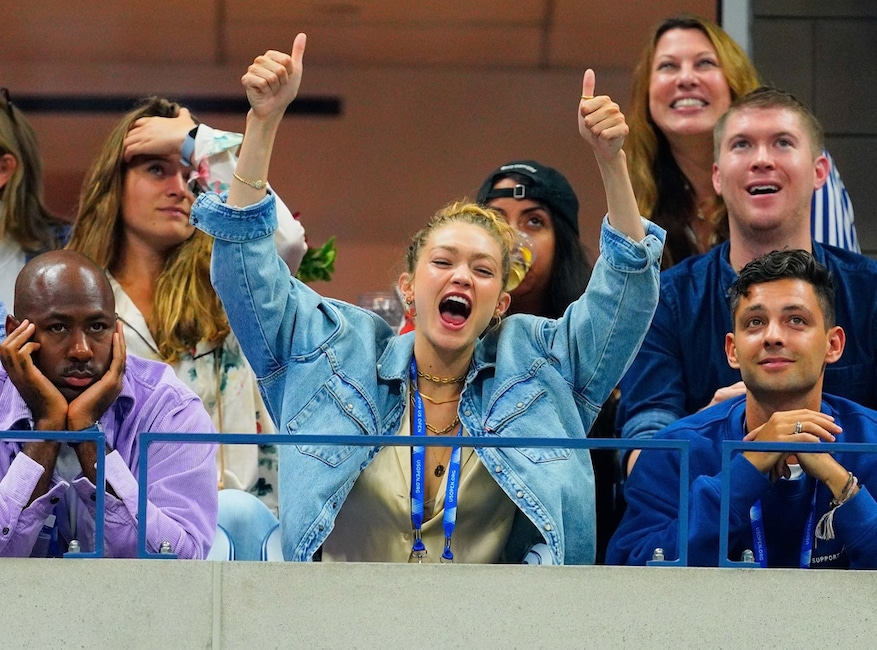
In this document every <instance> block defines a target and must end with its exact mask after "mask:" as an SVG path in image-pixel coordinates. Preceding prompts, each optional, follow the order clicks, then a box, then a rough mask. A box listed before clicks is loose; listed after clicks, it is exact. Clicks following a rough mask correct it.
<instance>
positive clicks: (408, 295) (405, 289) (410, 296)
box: [399, 271, 414, 305]
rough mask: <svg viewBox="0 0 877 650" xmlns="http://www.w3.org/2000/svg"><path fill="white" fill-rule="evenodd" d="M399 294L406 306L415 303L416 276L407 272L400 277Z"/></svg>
mask: <svg viewBox="0 0 877 650" xmlns="http://www.w3.org/2000/svg"><path fill="white" fill-rule="evenodd" d="M399 293H400V294H401V295H402V300H404V301H405V304H406V305H409V304H411V303H413V302H414V274H413V273H408V271H405V272H404V273H403V274H402V275H400V276H399Z"/></svg>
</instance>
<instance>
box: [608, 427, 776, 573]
mask: <svg viewBox="0 0 877 650" xmlns="http://www.w3.org/2000/svg"><path fill="white" fill-rule="evenodd" d="M668 433H670V432H668ZM662 437H664V434H662ZM667 437H670V436H669V435H668V436H667ZM696 444H697V443H696V442H695V441H692V449H691V457H692V462H691V467H690V469H691V476H692V477H693V479H694V480H692V481H691V483H690V487H689V490H688V492H689V522H688V524H689V531H688V564H689V566H717V565H718V557H719V552H718V551H719V530H720V527H719V513H720V506H721V501H720V499H721V485H722V483H721V481H722V475H721V472H718V471H717V467H715V465H716V463H713V465H714V466H713V467H705V466H704V465H703V463H700V462H698V460H697V459H698V456H699V455H700V456H701V457H702V454H698V449H697V448H696V447H695V445H696ZM703 451H705V453H710V454H712V455H713V456H715V454H714V451H713V450H712V448H709V450H703ZM707 469H708V470H713V471H715V474H713V475H709V474H706V473H703V472H701V471H700V470H707ZM730 471H731V475H732V477H733V480H732V481H731V500H730V511H729V517H730V519H729V522H730V524H729V529H728V530H729V533H728V536H729V548H735V547H738V546H740V545H741V544H742V545H743V546H748V547H750V548H751V546H752V544H751V531H750V524H749V508H750V507H751V505H752V504H753V503H754V502H755V501H756V500H757V499H758V498H759V497H760V496H761V495H762V494H763V493H764V491H766V490H767V489H768V488H769V487H770V481H769V480H768V479H767V478H766V477H765V476H764V475H763V474H761V472H759V471H758V470H757V469H756V468H755V467H754V466H753V465H752V464H751V463H750V462H749V461H748V460H746V459H745V458H744V457H743V456H742V455H738V456H737V457H735V458H734V459H733V460H732V461H731V466H730ZM624 497H625V500H626V501H627V510H626V512H625V513H624V518H623V519H622V521H621V524H620V525H619V527H618V529H617V530H616V531H615V534H614V535H613V536H612V539H611V540H610V541H609V548H608V551H607V554H606V561H607V563H608V564H628V565H645V563H646V562H648V561H649V560H651V559H652V553H653V552H654V550H655V548H658V547H660V548H663V549H664V556H665V558H667V559H668V560H674V559H676V558H678V557H679V547H680V545H679V537H678V534H679V452H677V451H671V450H667V451H665V450H646V451H644V452H643V453H642V455H641V456H640V458H639V460H638V461H637V463H636V465H635V466H634V469H633V471H632V472H631V474H630V476H629V477H628V479H627V482H626V484H625V487H624Z"/></svg>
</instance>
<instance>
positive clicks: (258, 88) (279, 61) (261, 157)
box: [228, 34, 307, 207]
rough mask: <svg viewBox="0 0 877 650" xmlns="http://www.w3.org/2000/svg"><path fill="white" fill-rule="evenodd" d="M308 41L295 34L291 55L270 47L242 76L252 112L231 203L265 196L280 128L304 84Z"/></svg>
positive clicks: (248, 202)
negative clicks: (303, 65) (303, 70)
mask: <svg viewBox="0 0 877 650" xmlns="http://www.w3.org/2000/svg"><path fill="white" fill-rule="evenodd" d="M306 41H307V37H306V36H305V35H304V34H299V35H298V36H296V37H295V40H294V41H293V44H292V53H291V54H285V53H283V52H277V51H276V50H269V51H268V52H266V53H265V54H263V55H262V56H260V57H258V58H257V59H256V60H255V61H254V62H253V64H252V65H251V66H250V67H249V68H248V69H247V72H246V74H244V76H243V77H242V78H241V83H243V85H244V87H245V88H246V89H247V100H248V101H249V102H250V112H249V113H248V114H247V130H246V132H245V133H244V142H243V144H242V145H241V152H240V156H239V158H238V164H237V169H236V170H235V177H234V178H235V182H234V183H232V185H231V189H229V192H228V203H229V205H234V206H239V207H246V206H248V205H253V204H254V203H258V202H259V201H260V200H261V199H262V198H263V197H264V196H265V193H266V183H267V179H268V167H269V164H270V162H271V152H272V151H273V149H274V138H275V136H276V135H277V128H278V127H279V126H280V120H281V119H283V114H284V113H285V112H286V107H287V106H289V104H290V103H291V102H292V100H294V99H295V97H296V95H297V94H298V88H299V85H300V84H301V75H302V59H303V57H304V52H305V43H306Z"/></svg>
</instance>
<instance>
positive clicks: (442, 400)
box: [420, 393, 460, 404]
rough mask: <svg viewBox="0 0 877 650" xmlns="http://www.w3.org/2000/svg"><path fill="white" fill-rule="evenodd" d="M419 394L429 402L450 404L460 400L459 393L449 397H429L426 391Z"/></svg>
mask: <svg viewBox="0 0 877 650" xmlns="http://www.w3.org/2000/svg"><path fill="white" fill-rule="evenodd" d="M420 396H421V397H422V398H423V399H425V400H426V401H427V402H429V403H431V404H450V403H451V402H459V401H460V396H459V395H457V396H456V397H452V398H450V399H433V398H432V397H430V396H429V395H427V394H426V393H420Z"/></svg>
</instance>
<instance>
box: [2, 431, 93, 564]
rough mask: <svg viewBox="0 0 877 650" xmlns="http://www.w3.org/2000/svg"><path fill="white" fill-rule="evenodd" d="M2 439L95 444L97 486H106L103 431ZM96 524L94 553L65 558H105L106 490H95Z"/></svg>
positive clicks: (28, 433)
mask: <svg viewBox="0 0 877 650" xmlns="http://www.w3.org/2000/svg"><path fill="white" fill-rule="evenodd" d="M0 438H2V439H3V440H10V441H14V442H23V441H27V440H59V441H61V442H85V441H89V442H94V443H95V445H96V446H97V463H96V465H95V467H96V468H97V475H96V477H95V480H96V486H101V485H106V479H105V476H106V463H107V456H106V449H107V438H106V435H105V434H104V432H103V431H98V430H97V429H94V430H86V431H4V432H3V433H2V435H0ZM95 492H96V494H95V522H94V551H92V552H91V553H65V554H64V557H103V555H104V519H105V517H104V508H105V502H106V490H102V489H100V487H98V488H97V490H95Z"/></svg>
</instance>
